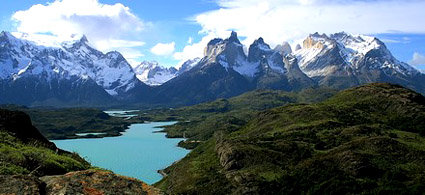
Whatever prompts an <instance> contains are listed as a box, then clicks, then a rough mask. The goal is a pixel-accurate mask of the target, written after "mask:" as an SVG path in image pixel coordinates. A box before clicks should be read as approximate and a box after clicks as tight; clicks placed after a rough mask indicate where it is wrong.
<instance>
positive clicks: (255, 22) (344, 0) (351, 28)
mask: <svg viewBox="0 0 425 195" xmlns="http://www.w3.org/2000/svg"><path fill="white" fill-rule="evenodd" d="M216 2H217V4H218V5H219V6H220V8H219V9H217V10H213V11H208V12H205V13H201V14H199V15H196V16H194V17H193V18H192V20H193V21H194V22H196V23H198V24H199V25H201V27H202V30H201V31H200V33H203V34H205V36H210V35H211V34H214V35H218V36H219V37H222V38H223V37H227V36H229V32H230V31H231V30H235V31H237V32H238V35H239V36H242V37H246V38H245V39H244V40H243V43H244V44H245V45H249V44H251V43H252V42H253V41H254V40H255V39H257V38H258V37H260V36H262V37H263V38H264V39H265V41H266V42H268V43H269V44H271V46H275V45H277V44H279V43H281V42H283V41H289V42H292V43H293V42H296V41H298V40H301V39H303V38H305V37H306V36H307V35H308V34H310V33H314V32H320V33H335V32H340V31H345V32H349V33H353V34H378V33H396V32H405V33H424V32H425V24H424V23H425V22H424V21H422V20H420V18H425V12H424V11H423V8H424V7H425V1H423V0H404V1H397V0H374V1H368V0H298V1H294V0H262V1H257V0H218V1H216ZM196 45H197V44H190V45H188V46H187V47H188V49H186V48H184V49H183V53H184V54H182V53H179V54H178V55H176V57H182V56H185V57H189V56H190V58H192V57H199V56H196V55H199V53H197V52H194V51H193V49H192V48H193V47H194V46H196ZM202 47H205V45H203V46H202ZM201 49H202V48H201Z"/></svg>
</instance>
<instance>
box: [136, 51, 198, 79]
mask: <svg viewBox="0 0 425 195" xmlns="http://www.w3.org/2000/svg"><path fill="white" fill-rule="evenodd" d="M199 60H200V58H195V59H192V60H187V61H186V62H184V63H183V64H182V65H181V66H180V67H179V68H178V69H177V68H175V67H168V68H167V67H163V66H161V65H159V63H158V62H156V61H143V62H142V63H140V64H139V65H138V66H136V67H133V70H134V72H135V73H136V76H137V78H138V79H139V80H140V81H142V82H143V83H145V84H147V85H150V86H158V85H162V84H163V83H165V82H167V81H169V80H171V79H172V78H174V77H176V76H179V75H180V74H182V73H184V72H186V71H189V70H190V69H192V68H193V66H195V65H196V64H197V63H198V62H199Z"/></svg>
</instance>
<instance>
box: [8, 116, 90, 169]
mask: <svg viewBox="0 0 425 195" xmlns="http://www.w3.org/2000/svg"><path fill="white" fill-rule="evenodd" d="M0 138H1V141H0V164H1V165H0V175H12V174H32V175H37V176H43V175H49V174H50V175H52V174H64V173H67V172H69V171H76V170H84V169H88V168H90V167H91V166H90V164H89V163H88V162H86V161H85V160H84V159H82V158H81V157H79V156H78V155H77V154H73V153H69V152H66V151H62V150H60V149H58V148H56V146H55V145H54V144H53V143H51V142H49V141H48V140H47V139H46V138H44V137H43V136H42V135H41V134H40V133H39V132H38V130H37V129H36V128H35V127H33V126H32V125H31V120H30V118H29V117H28V115H26V114H24V113H23V112H15V111H8V110H3V109H0Z"/></svg>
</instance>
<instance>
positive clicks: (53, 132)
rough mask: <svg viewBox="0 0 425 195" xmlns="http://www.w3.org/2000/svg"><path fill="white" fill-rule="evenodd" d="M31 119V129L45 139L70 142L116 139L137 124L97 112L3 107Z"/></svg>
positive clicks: (72, 109) (70, 109)
mask: <svg viewBox="0 0 425 195" xmlns="http://www.w3.org/2000/svg"><path fill="white" fill-rule="evenodd" d="M3 108H7V109H9V110H19V111H23V112H25V113H27V114H28V115H30V117H31V119H32V121H33V123H34V126H35V127H37V128H38V129H39V130H40V132H41V133H42V134H43V135H44V136H45V137H46V138H48V139H73V138H87V137H90V138H96V137H108V136H119V135H120V132H123V131H125V129H127V127H128V126H129V125H130V124H132V123H134V122H135V120H136V122H140V121H139V120H137V118H134V119H131V120H125V119H124V118H119V117H111V116H109V115H108V114H106V113H104V112H103V111H102V110H99V109H90V108H68V109H36V108H27V107H18V106H3ZM77 133H105V134H100V135H87V136H77V135H76V134H77Z"/></svg>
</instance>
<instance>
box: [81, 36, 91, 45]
mask: <svg viewBox="0 0 425 195" xmlns="http://www.w3.org/2000/svg"><path fill="white" fill-rule="evenodd" d="M80 42H81V43H88V42H89V40H88V39H87V37H86V35H83V36H82V37H81V39H80Z"/></svg>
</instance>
